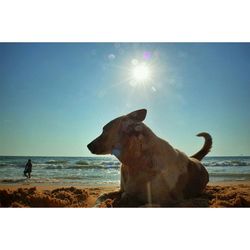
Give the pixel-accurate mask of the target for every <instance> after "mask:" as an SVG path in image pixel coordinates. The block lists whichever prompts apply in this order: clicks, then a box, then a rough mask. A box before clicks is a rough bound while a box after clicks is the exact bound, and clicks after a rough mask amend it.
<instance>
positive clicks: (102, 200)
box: [95, 190, 122, 207]
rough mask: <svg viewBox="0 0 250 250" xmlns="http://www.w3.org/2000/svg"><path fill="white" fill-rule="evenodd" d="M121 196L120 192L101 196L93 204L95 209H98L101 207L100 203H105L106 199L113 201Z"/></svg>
mask: <svg viewBox="0 0 250 250" xmlns="http://www.w3.org/2000/svg"><path fill="white" fill-rule="evenodd" d="M121 195H122V191H121V190H119V191H114V192H110V193H106V194H102V195H100V196H99V197H98V198H97V200H96V202H95V207H99V206H100V205H101V203H103V202H105V201H106V200H108V199H111V200H113V199H115V198H118V199H120V197H121Z"/></svg>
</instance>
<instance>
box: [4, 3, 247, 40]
mask: <svg viewBox="0 0 250 250" xmlns="http://www.w3.org/2000/svg"><path fill="white" fill-rule="evenodd" d="M0 1H1V4H0V30H1V32H0V34H1V36H0V41H5V42H10V41H12V42H13V41H19V42H26V41H29V42H45V41H46V42H47V41H52V42H94V41H95V42H97V41H98V42H115V41H122V42H142V41H144V42H146V41H147V42H177V41H179V42H180V41H182V42H194V41H196V42H213V41H219V42H228V41H231V42H236V41H238V42H242V41H244V42H248V41H249V40H250V39H249V38H250V32H249V4H248V1H245V0H238V1H226V0H220V1H218V0H209V1H208V0H206V1H200V0H189V1H185V0H175V1H173V0H172V1H169V0H154V1H153V0H150V1H139V0H126V1H117V0H105V1H100V0H99V1H98V0H91V1H90V0H88V1H86V0H85V1H80V0H71V1H65V0H61V1H59V0H58V1H56V0H43V1H41V0H37V1H33V0H22V1H19V0H12V1H7V0H4V1H3V0H0Z"/></svg>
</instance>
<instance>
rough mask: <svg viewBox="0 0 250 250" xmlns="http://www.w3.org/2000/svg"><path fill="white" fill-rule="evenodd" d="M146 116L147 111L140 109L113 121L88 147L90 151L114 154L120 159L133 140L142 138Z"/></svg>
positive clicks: (98, 153) (99, 153)
mask: <svg viewBox="0 0 250 250" xmlns="http://www.w3.org/2000/svg"><path fill="white" fill-rule="evenodd" d="M146 114H147V110H146V109H140V110H136V111H134V112H131V113H129V114H127V115H125V116H120V117H118V118H116V119H114V120H112V121H111V122H109V123H108V124H106V125H105V126H104V127H103V132H102V134H101V135H100V136H99V137H97V138H96V139H95V140H93V141H92V142H91V143H89V144H88V145H87V147H88V149H89V150H90V152H91V153H93V154H97V155H104V154H113V155H115V156H116V157H117V158H119V156H120V155H121V153H122V151H123V150H124V149H125V147H127V146H128V145H129V144H131V143H129V142H130V141H131V140H132V139H133V138H134V139H135V138H140V137H141V136H142V134H143V130H144V124H143V123H142V121H143V120H144V119H145V117H146ZM134 146H135V144H134Z"/></svg>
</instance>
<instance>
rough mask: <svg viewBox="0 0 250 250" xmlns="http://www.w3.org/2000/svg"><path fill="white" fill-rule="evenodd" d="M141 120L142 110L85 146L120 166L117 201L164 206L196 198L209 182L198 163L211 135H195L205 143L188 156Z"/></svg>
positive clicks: (107, 128)
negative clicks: (196, 151)
mask: <svg viewBox="0 0 250 250" xmlns="http://www.w3.org/2000/svg"><path fill="white" fill-rule="evenodd" d="M145 117H146V110H144V109H143V110H138V111H135V112H132V113H130V114H128V115H126V116H122V117H119V118H117V119H115V120H113V121H111V122H110V123H108V124H107V125H106V126H104V128H103V133H102V134H101V135H100V136H99V137H98V138H96V139H95V140H94V141H93V142H91V143H90V144H89V145H88V148H89V149H90V151H91V152H92V153H95V154H114V155H115V156H116V157H117V158H118V159H119V160H120V162H121V163H122V165H121V182H120V193H121V199H123V200H128V199H130V198H131V199H136V200H138V201H139V202H140V203H141V204H159V205H166V204H170V203H172V202H175V201H178V200H181V199H183V198H189V197H195V196H197V195H199V194H200V193H201V192H202V191H203V190H204V188H205V187H206V184H207V183H208V180H209V177H208V173H207V171H206V169H205V168H204V166H203V165H202V164H201V162H200V160H201V159H202V158H203V157H204V156H205V155H206V154H207V153H208V152H209V151H210V149H211V146H212V138H211V136H210V135H209V134H207V133H201V134H199V135H198V136H203V137H204V138H205V144H204V146H203V148H202V149H201V150H200V151H199V152H198V153H196V154H195V155H193V156H192V157H188V156H187V155H186V154H184V153H182V152H180V151H179V150H177V149H174V148H173V147H172V146H171V145H170V144H169V143H168V142H166V141H164V140H162V139H161V138H159V137H157V136H156V135H155V134H154V133H153V132H152V131H151V130H150V129H149V128H148V127H147V126H146V125H145V124H144V123H142V121H143V120H144V119H145ZM111 195H112V194H111ZM108 196H109V195H105V196H103V198H105V199H106V198H108ZM99 200H101V199H99Z"/></svg>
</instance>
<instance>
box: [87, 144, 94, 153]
mask: <svg viewBox="0 0 250 250" xmlns="http://www.w3.org/2000/svg"><path fill="white" fill-rule="evenodd" d="M87 147H88V149H89V151H90V152H91V153H92V152H93V149H94V147H93V144H92V143H89V144H88V145H87Z"/></svg>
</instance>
